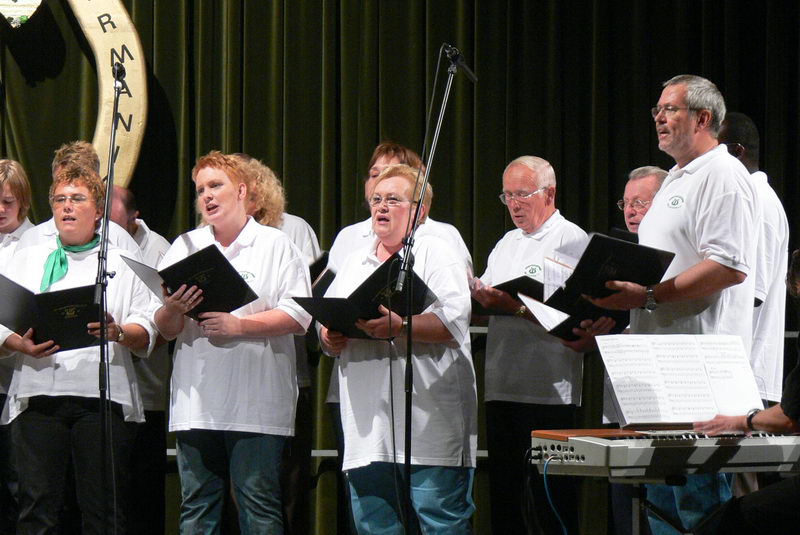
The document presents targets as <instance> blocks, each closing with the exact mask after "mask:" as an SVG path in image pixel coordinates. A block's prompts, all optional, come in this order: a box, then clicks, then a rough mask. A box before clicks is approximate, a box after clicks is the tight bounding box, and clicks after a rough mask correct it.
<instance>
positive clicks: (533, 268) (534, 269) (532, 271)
mask: <svg viewBox="0 0 800 535" xmlns="http://www.w3.org/2000/svg"><path fill="white" fill-rule="evenodd" d="M541 272H542V267H541V266H537V265H536V264H531V265H530V266H528V267H526V268H525V274H526V275H527V276H529V277H535V276H536V275H538V274H539V273H541Z"/></svg>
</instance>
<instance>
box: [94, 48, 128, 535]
mask: <svg viewBox="0 0 800 535" xmlns="http://www.w3.org/2000/svg"><path fill="white" fill-rule="evenodd" d="M112 72H113V74H114V114H113V119H112V122H111V141H110V144H109V148H108V175H107V176H106V202H105V209H104V210H103V218H102V220H101V226H100V228H101V231H100V252H99V253H98V255H97V277H96V279H95V290H94V304H96V305H99V307H100V365H99V378H98V384H99V389H100V452H101V455H102V457H103V458H102V460H101V462H102V469H101V474H102V481H103V485H104V486H105V485H106V483H107V481H108V470H109V466H110V469H111V475H112V481H111V500H112V508H111V512H112V515H113V516H112V518H113V519H114V520H113V533H115V534H116V532H117V491H116V484H115V483H114V464H113V463H114V452H113V449H114V444H113V440H112V438H113V434H112V429H111V425H110V422H111V420H110V415H111V404H110V400H109V397H108V385H109V384H110V382H111V381H110V373H109V367H108V354H109V351H108V349H109V346H108V342H109V340H108V315H107V313H108V296H107V290H108V279H112V278H114V275H116V273H115V272H113V271H108V269H107V268H108V238H109V237H108V226H109V224H108V223H109V216H110V214H111V203H112V196H113V194H114V156H115V150H114V148H115V145H116V139H117V127H118V118H119V113H118V111H119V97H120V94H121V93H122V88H123V85H122V80H123V79H124V78H125V67H124V66H123V65H122V64H121V63H119V62H117V63H114V66H113V68H112ZM107 462H108V464H107ZM105 516H106V517H108V501H106V504H105ZM104 530H106V531H107V530H108V526H107V525H104Z"/></svg>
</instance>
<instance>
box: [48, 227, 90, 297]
mask: <svg viewBox="0 0 800 535" xmlns="http://www.w3.org/2000/svg"><path fill="white" fill-rule="evenodd" d="M99 241H100V235H99V234H95V235H94V238H93V239H92V241H90V242H89V243H87V244H84V245H64V244H62V243H61V237H59V236H56V243H57V244H58V247H57V248H56V250H55V251H53V252H52V253H50V256H48V257H47V261H46V262H45V263H44V275H43V276H42V285H41V287H40V288H39V291H41V292H46V291H47V290H48V289H49V288H50V286H51V285H52V284H53V283H54V282H57V281H60V280H61V279H63V278H64V277H65V276H66V275H67V268H68V265H67V253H66V252H65V251H69V252H70V253H82V252H83V251H88V250H89V249H92V248H94V246H95V245H97V243H98V242H99Z"/></svg>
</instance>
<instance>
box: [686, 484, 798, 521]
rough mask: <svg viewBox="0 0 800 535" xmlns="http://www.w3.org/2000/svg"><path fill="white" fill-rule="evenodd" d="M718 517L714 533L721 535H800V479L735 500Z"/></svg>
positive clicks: (774, 485)
mask: <svg viewBox="0 0 800 535" xmlns="http://www.w3.org/2000/svg"><path fill="white" fill-rule="evenodd" d="M716 518H718V519H719V524H718V525H717V526H716V531H715V533H718V534H720V535H723V534H724V535H745V534H746V535H754V534H760V533H763V534H769V535H773V534H778V533H797V530H798V525H800V476H794V477H791V478H789V479H783V480H781V481H780V482H778V483H774V484H772V485H769V486H768V487H764V488H763V489H761V490H759V491H756V492H753V493H751V494H747V495H745V496H742V497H741V498H734V499H732V500H731V501H729V502H728V503H726V504H725V505H724V506H723V507H722V509H721V511H720V513H719V514H718V515H715V519H716ZM710 524H714V523H712V522H710ZM701 533H703V534H705V533H707V532H705V531H703V532H701Z"/></svg>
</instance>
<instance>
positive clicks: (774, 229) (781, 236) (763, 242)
mask: <svg viewBox="0 0 800 535" xmlns="http://www.w3.org/2000/svg"><path fill="white" fill-rule="evenodd" d="M750 178H751V179H752V181H753V183H754V184H755V186H756V193H757V194H758V200H759V202H760V203H761V215H762V218H761V228H760V232H759V236H758V253H757V255H756V272H755V286H756V287H755V295H756V297H757V298H758V299H760V300H761V301H762V304H761V306H759V307H756V308H755V309H754V311H753V348H752V350H751V351H750V363H751V364H752V366H753V373H754V374H755V376H756V384H757V385H758V390H759V392H761V398H762V399H768V400H770V401H780V400H781V393H782V392H783V331H784V328H785V321H786V316H785V314H786V268H787V266H788V265H789V222H788V220H787V219H786V211H785V210H784V209H783V205H782V204H781V201H780V199H779V198H778V196H777V195H776V194H775V190H773V189H772V188H771V187H770V185H769V180H768V179H767V175H766V174H765V173H763V172H761V171H756V172H755V173H753V174H752V175H750Z"/></svg>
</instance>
